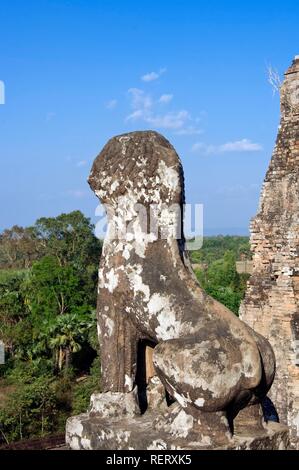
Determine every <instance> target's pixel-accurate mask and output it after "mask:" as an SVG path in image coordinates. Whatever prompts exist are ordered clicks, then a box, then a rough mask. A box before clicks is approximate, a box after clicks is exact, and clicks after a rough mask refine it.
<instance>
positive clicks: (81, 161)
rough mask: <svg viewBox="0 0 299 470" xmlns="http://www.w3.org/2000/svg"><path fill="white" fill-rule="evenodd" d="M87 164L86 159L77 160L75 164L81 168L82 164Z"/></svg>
mask: <svg viewBox="0 0 299 470" xmlns="http://www.w3.org/2000/svg"><path fill="white" fill-rule="evenodd" d="M86 164H87V161H86V160H80V161H79V162H77V163H76V166H77V167H78V168H81V167H82V166H85V165H86Z"/></svg>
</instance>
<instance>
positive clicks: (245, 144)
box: [192, 139, 263, 155]
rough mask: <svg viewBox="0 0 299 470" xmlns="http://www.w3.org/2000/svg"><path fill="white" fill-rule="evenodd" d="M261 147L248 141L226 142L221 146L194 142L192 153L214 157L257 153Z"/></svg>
mask: <svg viewBox="0 0 299 470" xmlns="http://www.w3.org/2000/svg"><path fill="white" fill-rule="evenodd" d="M262 149H263V147H262V145H261V144H258V143H254V142H251V140H249V139H242V140H237V141H235V142H226V143H225V144H221V145H211V144H210V145H208V144H205V143H203V142H196V143H195V144H194V145H193V146H192V151H193V152H197V153H202V154H204V155H215V154H218V153H230V152H259V151H260V150H262Z"/></svg>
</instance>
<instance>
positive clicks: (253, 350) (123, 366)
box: [67, 131, 275, 448]
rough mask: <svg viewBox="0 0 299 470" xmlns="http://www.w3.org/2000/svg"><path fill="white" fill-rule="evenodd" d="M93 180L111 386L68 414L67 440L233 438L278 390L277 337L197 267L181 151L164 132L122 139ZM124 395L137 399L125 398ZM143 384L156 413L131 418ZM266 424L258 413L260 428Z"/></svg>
mask: <svg viewBox="0 0 299 470" xmlns="http://www.w3.org/2000/svg"><path fill="white" fill-rule="evenodd" d="M89 182H90V185H91V187H92V189H93V190H94V191H95V193H96V195H97V196H98V197H99V198H100V200H101V201H102V203H104V204H106V205H107V206H106V209H107V215H108V226H109V227H108V233H107V236H106V238H105V242H104V246H103V253H102V259H101V262H100V269H99V296H98V322H99V335H100V338H99V339H100V343H101V361H102V390H103V392H104V393H103V394H102V398H101V395H97V396H96V400H95V398H93V405H92V406H93V408H94V410H98V411H97V412H96V413H92V412H91V413H90V414H89V415H83V416H81V417H79V418H72V419H71V420H69V421H68V425H67V439H68V442H69V443H70V445H71V446H72V447H73V448H76V447H78V446H79V447H86V448H88V446H91V448H113V446H114V445H117V446H118V448H129V447H132V448H147V447H151V446H155V445H157V446H158V445H160V444H154V442H160V441H159V440H160V439H162V437H161V436H164V438H163V439H164V440H163V439H162V440H163V442H164V444H161V445H162V446H163V445H164V446H166V447H165V448H170V447H171V446H172V447H174V448H187V446H191V447H192V446H193V447H194V448H195V447H198V446H199V447H213V446H214V447H217V446H223V445H225V442H226V443H227V445H229V444H230V443H231V438H232V437H231V436H232V433H233V422H234V419H235V418H236V416H238V413H239V412H240V410H242V409H243V408H245V407H248V406H249V407H250V406H254V405H255V404H258V407H259V406H260V405H259V402H260V400H261V399H262V398H263V397H264V396H265V395H266V393H267V391H268V390H269V388H270V386H271V384H272V381H273V377H274V370H275V358H274V355H273V351H272V349H271V347H270V345H269V343H268V342H267V341H266V340H265V339H264V338H262V337H261V336H260V335H258V334H257V333H255V332H254V331H253V330H251V328H250V327H248V326H247V325H246V324H244V323H242V322H241V321H240V320H239V319H238V318H237V317H236V316H235V315H234V314H233V313H232V312H230V311H229V310H228V309H227V308H225V307H224V306H223V305H221V304H220V303H218V302H217V301H215V300H214V299H212V298H211V297H209V296H208V295H206V294H205V293H204V291H203V290H202V289H201V288H200V286H199V285H198V283H197V281H196V278H195V276H194V275H193V272H192V270H191V268H190V263H189V260H188V256H187V254H186V251H185V239H184V235H183V231H182V209H183V203H184V179H183V170H182V166H181V162H180V160H179V157H178V155H177V154H176V152H175V150H174V148H173V147H172V146H171V144H170V143H169V142H168V141H167V140H166V139H165V138H163V137H162V136H161V135H160V134H157V133H156V132H151V131H148V132H134V133H130V134H126V135H123V136H118V137H115V138H113V139H111V140H110V141H109V142H108V143H107V145H106V146H105V147H104V149H103V150H102V152H101V153H100V155H99V156H98V157H97V159H96V160H95V162H94V164H93V167H92V171H91V175H90V178H89ZM149 221H150V223H148V222H149ZM117 235H118V236H117ZM149 345H150V346H151V347H152V348H154V351H153V359H152V361H153V364H152V366H153V367H154V368H153V367H152V366H151V367H150V369H151V373H148V371H147V370H146V367H147V366H148V363H149V360H148V357H147V355H146V351H147V347H148V346H149ZM153 370H154V371H155V374H156V377H155V378H154V377H153V378H152V379H150V377H151V375H152V373H153V372H152V371H153ZM148 382H150V383H148ZM136 386H137V393H136V392H135V390H136V389H135V387H136ZM147 392H148V397H147ZM115 393H116V394H118V393H123V394H124V395H130V399H129V401H128V400H127V399H124V400H121V399H119V404H118V403H116V402H117V400H115V397H116V396H117V395H115ZM135 393H136V395H135V396H136V397H138V401H139V406H140V409H141V410H142V411H145V413H144V415H143V416H139V417H138V416H137V415H136V416H135V417H133V418H132V416H126V413H127V411H126V410H127V407H128V404H131V398H132V397H133V396H134V394H135ZM159 393H160V394H161V397H160V399H159V398H157V394H159ZM101 400H102V402H103V404H101ZM173 401H175V402H176V403H173V404H172V405H171V406H168V407H166V411H165V405H166V406H167V404H168V405H170V404H171V402H173ZM95 402H96V406H95ZM147 406H148V409H147ZM153 407H156V408H155V409H154V408H153ZM105 408H107V409H108V411H107V412H106V411H105ZM129 408H130V409H131V407H130V406H129ZM107 413H108V415H107ZM117 415H119V417H118V418H114V416H117ZM107 416H108V417H107ZM120 416H121V418H120ZM111 420H112V421H111ZM259 426H260V422H259V419H257V420H256V427H257V429H258V430H259V432H261V431H260V427H259ZM76 427H77V428H78V429H79V431H78V429H77V431H76ZM74 429H75V430H74ZM95 429H96V431H94V430H95ZM140 433H142V434H146V437H144V438H141V437H140ZM97 435H98V441H97V442H96V437H95V436H97ZM79 436H81V437H79ZM99 436H100V437H99ZM84 439H89V443H87V441H84V442H85V444H82V441H83V440H84ZM142 439H145V440H142ZM101 446H102V447H101ZM139 446H140V447H139ZM169 446H170V447H169ZM159 448H161V447H159Z"/></svg>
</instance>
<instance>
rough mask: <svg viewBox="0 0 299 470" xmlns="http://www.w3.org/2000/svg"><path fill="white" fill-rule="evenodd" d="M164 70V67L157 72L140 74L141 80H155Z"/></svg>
mask: <svg viewBox="0 0 299 470" xmlns="http://www.w3.org/2000/svg"><path fill="white" fill-rule="evenodd" d="M165 72H166V68H163V69H160V70H159V72H149V73H146V74H145V75H142V77H141V80H142V81H143V82H153V81H154V80H157V79H158V78H159V77H161V75H162V74H163V73H165Z"/></svg>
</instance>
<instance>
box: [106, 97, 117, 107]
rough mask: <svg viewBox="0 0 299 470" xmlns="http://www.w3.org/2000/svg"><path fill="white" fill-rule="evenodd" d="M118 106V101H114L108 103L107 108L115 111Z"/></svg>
mask: <svg viewBox="0 0 299 470" xmlns="http://www.w3.org/2000/svg"><path fill="white" fill-rule="evenodd" d="M116 106H117V100H115V99H113V100H110V101H108V103H106V108H107V109H114V108H116Z"/></svg>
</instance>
